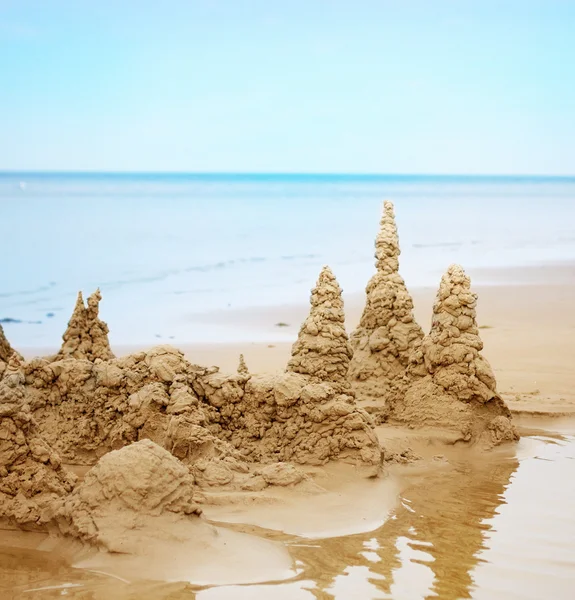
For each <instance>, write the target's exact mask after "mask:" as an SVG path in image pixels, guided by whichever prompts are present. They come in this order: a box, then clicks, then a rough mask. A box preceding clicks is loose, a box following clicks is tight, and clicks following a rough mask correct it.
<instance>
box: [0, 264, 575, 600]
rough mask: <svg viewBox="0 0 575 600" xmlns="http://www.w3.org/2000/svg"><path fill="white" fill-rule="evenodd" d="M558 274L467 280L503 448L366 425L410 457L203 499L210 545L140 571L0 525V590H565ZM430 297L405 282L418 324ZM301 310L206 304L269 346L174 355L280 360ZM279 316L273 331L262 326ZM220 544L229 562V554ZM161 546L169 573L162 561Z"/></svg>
mask: <svg viewBox="0 0 575 600" xmlns="http://www.w3.org/2000/svg"><path fill="white" fill-rule="evenodd" d="M571 275H572V271H571V270H569V269H568V268H566V269H565V270H563V271H561V270H559V271H558V270H554V271H552V272H548V271H529V272H527V271H526V272H525V273H524V274H523V282H522V283H521V284H520V285H498V286H483V287H479V288H476V291H478V293H479V307H478V311H479V323H480V326H482V330H481V333H482V337H483V340H484V342H485V355H486V357H487V358H488V359H489V360H490V362H491V364H492V365H493V367H494V369H495V373H496V376H497V378H498V383H499V389H500V390H501V391H502V392H503V394H504V397H505V399H506V400H507V401H508V402H509V405H510V407H511V408H512V410H513V411H514V413H515V414H516V419H517V423H518V426H519V428H520V432H521V434H522V436H523V437H522V439H521V441H520V442H519V443H518V444H517V446H513V447H507V448H503V449H499V450H496V451H493V452H490V453H478V452H476V451H474V450H472V449H466V448H461V447H450V446H445V445H444V444H442V443H441V440H440V439H439V437H436V438H434V437H432V436H429V435H428V434H427V432H421V431H419V432H417V431H415V432H409V431H401V430H397V429H396V430H394V431H393V432H392V431H391V430H389V429H387V430H386V428H385V426H383V427H380V428H378V434H379V436H380V439H382V441H383V442H384V444H385V442H386V441H388V443H389V441H390V438H393V437H394V436H395V438H396V440H399V443H400V444H402V443H405V441H406V440H407V441H408V443H409V445H411V446H412V447H413V448H414V450H415V451H416V452H417V453H418V454H419V455H420V456H422V457H423V458H422V460H420V461H417V462H414V463H412V464H409V465H400V464H398V465H391V466H389V467H388V468H387V474H386V477H385V478H383V479H380V480H370V479H365V478H363V479H359V478H357V477H355V476H354V473H353V470H352V469H351V470H350V468H349V467H345V468H343V467H341V466H338V465H330V466H329V467H328V468H327V469H325V470H321V469H313V468H310V469H308V473H309V474H310V476H311V477H313V478H314V484H315V485H316V486H318V487H320V488H323V489H324V490H325V491H321V490H319V489H316V488H314V487H313V486H310V487H308V488H307V489H302V490H300V491H297V490H275V491H274V490H272V491H269V492H267V496H266V495H265V494H257V495H253V499H252V500H250V496H249V495H245V496H244V498H245V499H244V501H242V502H234V501H231V500H230V499H229V498H228V499H226V498H220V499H219V500H218V498H217V497H216V495H214V497H213V498H212V499H211V501H210V502H208V503H207V504H206V505H205V506H204V510H205V519H206V520H207V521H208V522H211V523H212V524H213V525H215V526H216V527H217V530H218V531H220V532H222V533H221V535H218V536H217V538H218V542H217V544H221V546H220V549H221V553H219V554H218V545H217V544H215V543H214V544H212V543H210V544H208V545H204V546H202V544H201V543H198V544H196V547H195V548H194V545H193V544H190V545H187V546H186V547H185V548H184V550H185V554H182V552H180V553H179V554H178V555H177V556H176V554H172V552H173V550H174V548H177V546H172V547H171V548H170V549H165V550H164V549H160V550H161V552H160V554H159V555H157V556H156V561H155V563H154V564H152V563H150V562H148V567H146V563H145V562H141V563H140V564H139V565H138V564H137V563H132V564H130V565H129V566H128V567H129V568H126V566H125V565H124V566H123V565H122V558H121V557H113V556H98V555H95V556H92V557H89V558H88V559H86V557H84V556H80V555H79V554H75V552H76V550H75V548H73V547H71V546H69V545H66V544H57V545H54V543H53V542H52V541H51V540H49V539H48V538H47V537H46V536H45V535H40V534H31V533H26V534H24V533H21V532H7V531H0V597H1V598H56V597H62V595H65V596H66V597H70V598H93V599H95V600H100V599H102V600H103V599H108V598H111V599H116V598H118V599H127V598H144V599H148V598H150V599H152V598H165V599H167V598H170V599H176V598H177V599H180V598H199V599H200V600H217V599H228V598H234V599H235V598H250V599H251V598H256V599H257V598H269V597H274V598H278V599H281V598H290V599H291V598H294V599H298V598H302V599H303V598H326V599H327V598H330V599H332V598H337V599H348V598H394V599H396V598H414V599H416V598H429V597H439V598H445V599H447V600H449V599H455V598H477V599H483V598H486V599H487V598H489V599H491V598H495V599H497V598H502V599H503V598H505V599H507V598H533V599H539V598H554V599H563V598H564V599H570V598H572V597H573V590H574V589H575V542H574V541H573V540H575V518H574V517H573V514H572V512H573V511H572V507H573V504H574V502H575V483H574V482H575V480H574V478H573V477H572V473H573V468H574V465H575V462H574V461H575V416H574V414H575V388H574V387H573V382H574V381H575V373H574V368H573V356H575V335H574V334H575V313H573V310H572V307H573V306H575V302H574V301H575V285H574V283H573V279H572V278H571V279H570V277H571ZM501 277H502V278H503V280H505V277H510V274H507V276H506V275H505V274H504V273H503V274H501ZM546 277H548V278H549V280H548V281H546V280H545V278H546ZM545 281H546V283H545ZM434 293H435V290H432V289H422V290H415V292H414V299H415V303H416V316H417V318H418V319H419V321H420V322H421V323H423V324H424V325H425V324H427V323H428V321H429V318H430V315H431V304H432V301H433V296H434ZM362 307H363V297H360V296H357V297H351V298H347V305H346V308H347V314H348V328H349V329H352V328H353V327H354V325H355V323H356V322H357V320H358V319H359V315H360V312H361V309H362ZM306 310H307V308H306V307H305V306H304V305H302V306H297V307H296V306H291V307H282V308H280V309H275V310H271V309H270V310H267V311H232V312H231V313H229V314H222V313H218V314H216V313H213V314H211V315H205V316H204V319H209V318H213V319H216V320H221V321H225V320H226V319H228V320H229V323H233V322H238V319H239V320H241V322H242V326H244V327H245V326H246V323H248V324H249V326H250V327H253V328H260V329H261V330H265V331H269V332H270V336H272V335H274V334H275V335H276V338H273V337H270V343H269V344H267V343H262V344H248V345H241V346H235V345H212V346H201V347H200V346H193V345H191V346H188V347H186V348H185V350H186V353H187V355H188V357H189V358H190V359H191V360H193V361H196V362H199V363H200V364H210V363H212V364H219V365H220V366H221V367H222V369H223V370H232V369H235V367H236V365H237V358H238V355H239V353H240V352H243V353H244V355H245V357H246V362H247V363H248V366H249V367H250V369H251V370H252V371H273V370H280V369H282V368H283V366H284V364H285V362H286V361H287V357H288V355H289V350H290V341H289V340H288V339H284V341H278V339H281V336H284V338H289V337H290V336H291V337H295V335H296V333H297V327H298V326H299V323H300V322H301V320H302V319H303V317H304V316H305V312H306ZM232 313H233V314H232ZM280 321H282V322H286V323H288V326H287V327H281V328H278V327H276V325H275V323H277V322H280ZM424 328H425V329H426V327H424ZM280 330H281V335H278V334H277V332H278V331H280ZM269 346H271V347H269ZM119 350H120V351H128V350H131V349H119V348H116V351H119ZM27 354H28V355H29V354H30V353H29V352H27ZM560 415H567V416H560ZM346 469H347V470H346ZM330 470H331V472H330ZM237 536H240V538H238V537H237ZM228 542H229V544H230V545H229V547H228ZM262 544H263V545H262ZM266 544H271V546H269V548H270V549H271V548H273V551H272V552H269V550H267V549H266V548H268V547H267V546H266ZM223 545H225V546H226V549H225V550H224V549H223ZM179 550H182V547H180V548H179ZM234 553H237V555H238V556H241V558H242V562H237V564H234V559H233V556H234ZM258 553H260V554H258ZM261 553H263V554H265V555H266V556H265V559H264V558H263V557H262V554H261ZM160 555H163V556H165V558H166V563H165V564H166V565H168V566H170V565H171V568H172V572H171V574H170V573H169V571H168V570H165V569H164V570H162V559H161V556H160ZM182 555H185V556H186V557H187V559H186V560H187V561H188V562H189V570H187V568H186V567H187V564H186V560H184V562H182V561H181V557H182ZM148 558H149V557H148ZM222 558H223V560H222ZM116 559H119V560H116ZM172 559H173V560H172ZM81 560H84V561H85V560H88V562H84V563H82V562H80V561H81ZM124 562H125V561H124ZM174 563H175V564H176V567H177V569H179V571H178V570H174V569H173V566H174ZM242 564H243V565H244V566H245V565H249V568H244V569H242V568H241V566H242ZM254 566H255V568H254ZM81 567H83V568H81ZM152 567H153V568H152ZM238 567H239V569H238ZM162 578H163V579H164V581H157V580H155V581H154V580H153V579H162ZM180 579H187V581H181V580H180Z"/></svg>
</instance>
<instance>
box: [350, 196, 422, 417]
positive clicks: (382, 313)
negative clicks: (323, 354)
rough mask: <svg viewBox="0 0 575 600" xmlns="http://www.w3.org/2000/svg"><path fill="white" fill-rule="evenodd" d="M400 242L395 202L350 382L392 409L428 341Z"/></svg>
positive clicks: (355, 341) (378, 250) (388, 207)
mask: <svg viewBox="0 0 575 600" xmlns="http://www.w3.org/2000/svg"><path fill="white" fill-rule="evenodd" d="M399 254H400V249H399V240H398V235H397V226H396V224H395V215H394V211H393V204H392V203H391V202H389V201H385V202H384V205H383V215H382V217H381V223H380V229H379V233H378V235H377V238H376V240H375V259H376V262H375V264H376V267H377V272H376V273H375V275H374V276H373V277H372V278H371V279H370V281H369V283H368V284H367V287H366V295H367V297H366V303H365V308H364V310H363V314H362V316H361V320H360V322H359V326H358V328H357V329H356V330H355V331H354V332H353V333H352V334H351V337H350V342H351V347H352V349H353V358H352V360H351V364H350V369H349V379H350V381H351V383H352V386H353V388H354V390H355V391H356V394H357V397H358V399H359V400H385V402H386V404H389V405H391V404H392V403H393V401H394V400H395V398H396V397H401V395H402V390H403V388H404V387H405V385H406V378H405V375H406V368H407V365H408V363H409V356H410V354H411V352H412V351H413V349H414V348H415V347H416V346H417V345H419V343H420V341H421V339H422V338H423V331H422V329H421V327H420V326H419V325H418V324H417V323H416V321H415V319H414V316H413V300H412V299H411V296H410V295H409V292H408V291H407V288H406V286H405V282H404V281H403V278H402V277H401V275H400V274H399Z"/></svg>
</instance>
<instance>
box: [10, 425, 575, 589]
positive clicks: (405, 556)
mask: <svg viewBox="0 0 575 600" xmlns="http://www.w3.org/2000/svg"><path fill="white" fill-rule="evenodd" d="M517 457H518V458H517ZM517 457H516V456H515V455H509V454H507V455H506V454H501V453H500V454H488V455H482V456H477V455H476V456H473V455H471V454H467V455H465V454H462V455H460V456H459V457H457V456H449V457H448V458H449V465H445V466H441V467H439V468H436V469H432V470H429V469H427V470H424V469H419V471H418V470H416V468H414V469H410V470H407V471H405V470H404V471H403V473H404V474H403V475H402V476H401V477H402V490H403V491H402V493H401V497H400V502H399V503H398V506H397V508H396V510H395V511H394V513H393V515H392V516H391V518H389V519H388V520H387V521H386V522H385V523H384V525H383V526H381V527H380V528H379V529H377V530H376V531H373V532H371V533H366V534H358V535H350V536H342V537H337V538H330V539H323V540H321V539H320V540H315V539H314V540H313V541H311V540H305V539H302V538H298V537H296V536H289V535H284V534H280V533H277V532H268V533H266V532H262V531H261V530H260V531H259V534H262V533H263V534H264V535H269V536H270V537H272V538H273V539H275V540H280V541H283V542H284V543H285V544H286V546H287V548H288V549H289V552H290V554H291V556H292V557H293V559H294V563H295V566H296V568H297V573H298V575H297V576H296V577H295V578H293V579H292V580H291V581H287V582H283V583H282V582H277V583H273V582H269V583H268V584H262V585H243V586H233V585H232V586H222V587H212V588H206V589H200V588H197V587H195V588H194V587H193V586H190V585H188V584H185V583H172V584H168V583H153V582H136V583H131V584H127V583H122V582H120V581H116V580H111V579H110V578H109V577H107V576H106V575H105V574H96V573H90V572H86V571H82V570H77V569H71V568H70V567H68V566H67V564H66V563H65V561H58V560H56V559H54V558H52V557H51V556H50V555H49V554H47V553H40V552H37V551H33V550H14V549H7V548H4V549H0V597H2V598H52V597H53V598H56V597H62V593H63V592H64V593H65V595H66V597H69V598H83V599H84V598H86V599H93V600H103V599H106V600H108V599H112V600H114V599H116V598H117V599H118V600H120V599H126V598H144V599H147V598H149V599H152V598H166V599H167V598H170V599H172V600H173V599H182V600H183V599H184V598H185V599H191V598H198V600H217V599H224V600H225V599H228V598H269V597H273V598H278V599H281V598H290V599H291V598H294V599H297V598H302V599H313V598H317V599H337V600H340V599H345V600H347V599H349V598H366V599H367V598H393V599H394V600H397V599H406V600H407V599H414V600H415V599H417V600H419V599H427V598H441V599H445V600H451V599H456V598H474V599H476V600H482V599H484V598H486V599H487V598H489V599H491V598H502V599H503V598H505V599H507V598H529V597H532V598H540V597H553V598H571V597H572V596H571V595H570V591H571V590H573V589H575V544H574V542H573V540H574V539H575V519H574V518H573V516H572V505H573V502H575V478H573V477H572V473H573V472H574V470H573V467H574V465H575V462H574V461H575V437H568V436H566V437H563V438H559V439H558V438H554V439H550V438H542V437H539V438H535V437H534V438H527V439H523V440H522V442H521V443H520V446H519V448H518V452H517ZM398 472H400V473H401V471H398ZM238 527H239V526H238ZM252 532H254V533H258V532H256V531H255V530H254V529H253V528H252ZM0 539H2V538H1V537H0ZM50 586H66V587H59V588H57V587H54V589H47V588H50ZM39 588H40V589H39ZM41 588H44V589H41ZM32 590H36V591H32ZM546 591H548V592H549V593H546Z"/></svg>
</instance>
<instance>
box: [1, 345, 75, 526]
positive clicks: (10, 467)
mask: <svg viewBox="0 0 575 600" xmlns="http://www.w3.org/2000/svg"><path fill="white" fill-rule="evenodd" d="M24 382H25V380H24V375H23V372H22V369H21V363H20V360H19V358H18V357H17V355H16V354H13V355H12V357H11V358H10V361H9V364H8V366H7V369H6V372H5V374H4V377H3V378H2V380H1V381H0V523H3V524H5V525H8V526H13V525H16V526H19V527H24V528H28V529H34V528H41V527H42V526H44V525H45V524H46V523H47V522H48V521H49V520H50V518H51V509H52V507H53V502H54V500H55V499H57V498H59V497H62V496H65V495H66V494H68V493H69V492H70V491H71V490H72V487H73V485H74V483H75V476H74V475H72V474H71V473H68V472H67V471H65V470H64V469H63V468H62V466H61V459H60V456H59V455H58V453H57V452H55V451H54V449H53V448H52V447H51V445H50V444H48V443H47V442H46V440H45V439H43V437H42V436H41V433H40V428H39V427H38V423H37V422H36V421H35V419H34V418H33V416H32V414H31V410H30V406H29V405H28V404H27V402H26V391H25V385H24Z"/></svg>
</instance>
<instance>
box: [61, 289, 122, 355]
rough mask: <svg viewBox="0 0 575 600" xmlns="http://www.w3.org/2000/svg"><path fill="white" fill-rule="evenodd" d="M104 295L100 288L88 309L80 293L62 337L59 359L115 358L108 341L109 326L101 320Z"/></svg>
mask: <svg viewBox="0 0 575 600" xmlns="http://www.w3.org/2000/svg"><path fill="white" fill-rule="evenodd" d="M101 300H102V294H101V292H100V289H99V288H98V289H97V290H96V291H95V292H94V293H93V294H91V295H90V296H89V297H88V302H87V307H86V306H85V304H84V297H83V295H82V292H78V296H77V298H76V304H75V305H74V311H73V312H72V316H71V317H70V320H69V321H68V327H67V328H66V331H65V332H64V335H63V336H62V339H63V343H62V347H61V348H60V351H59V352H58V354H57V359H62V358H84V359H88V360H92V361H93V360H95V359H96V358H100V359H102V360H109V359H111V358H113V357H114V355H113V353H112V350H111V348H110V342H109V340H108V332H109V329H108V325H107V324H106V323H104V322H103V321H101V320H100V318H99V312H100V301H101Z"/></svg>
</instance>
